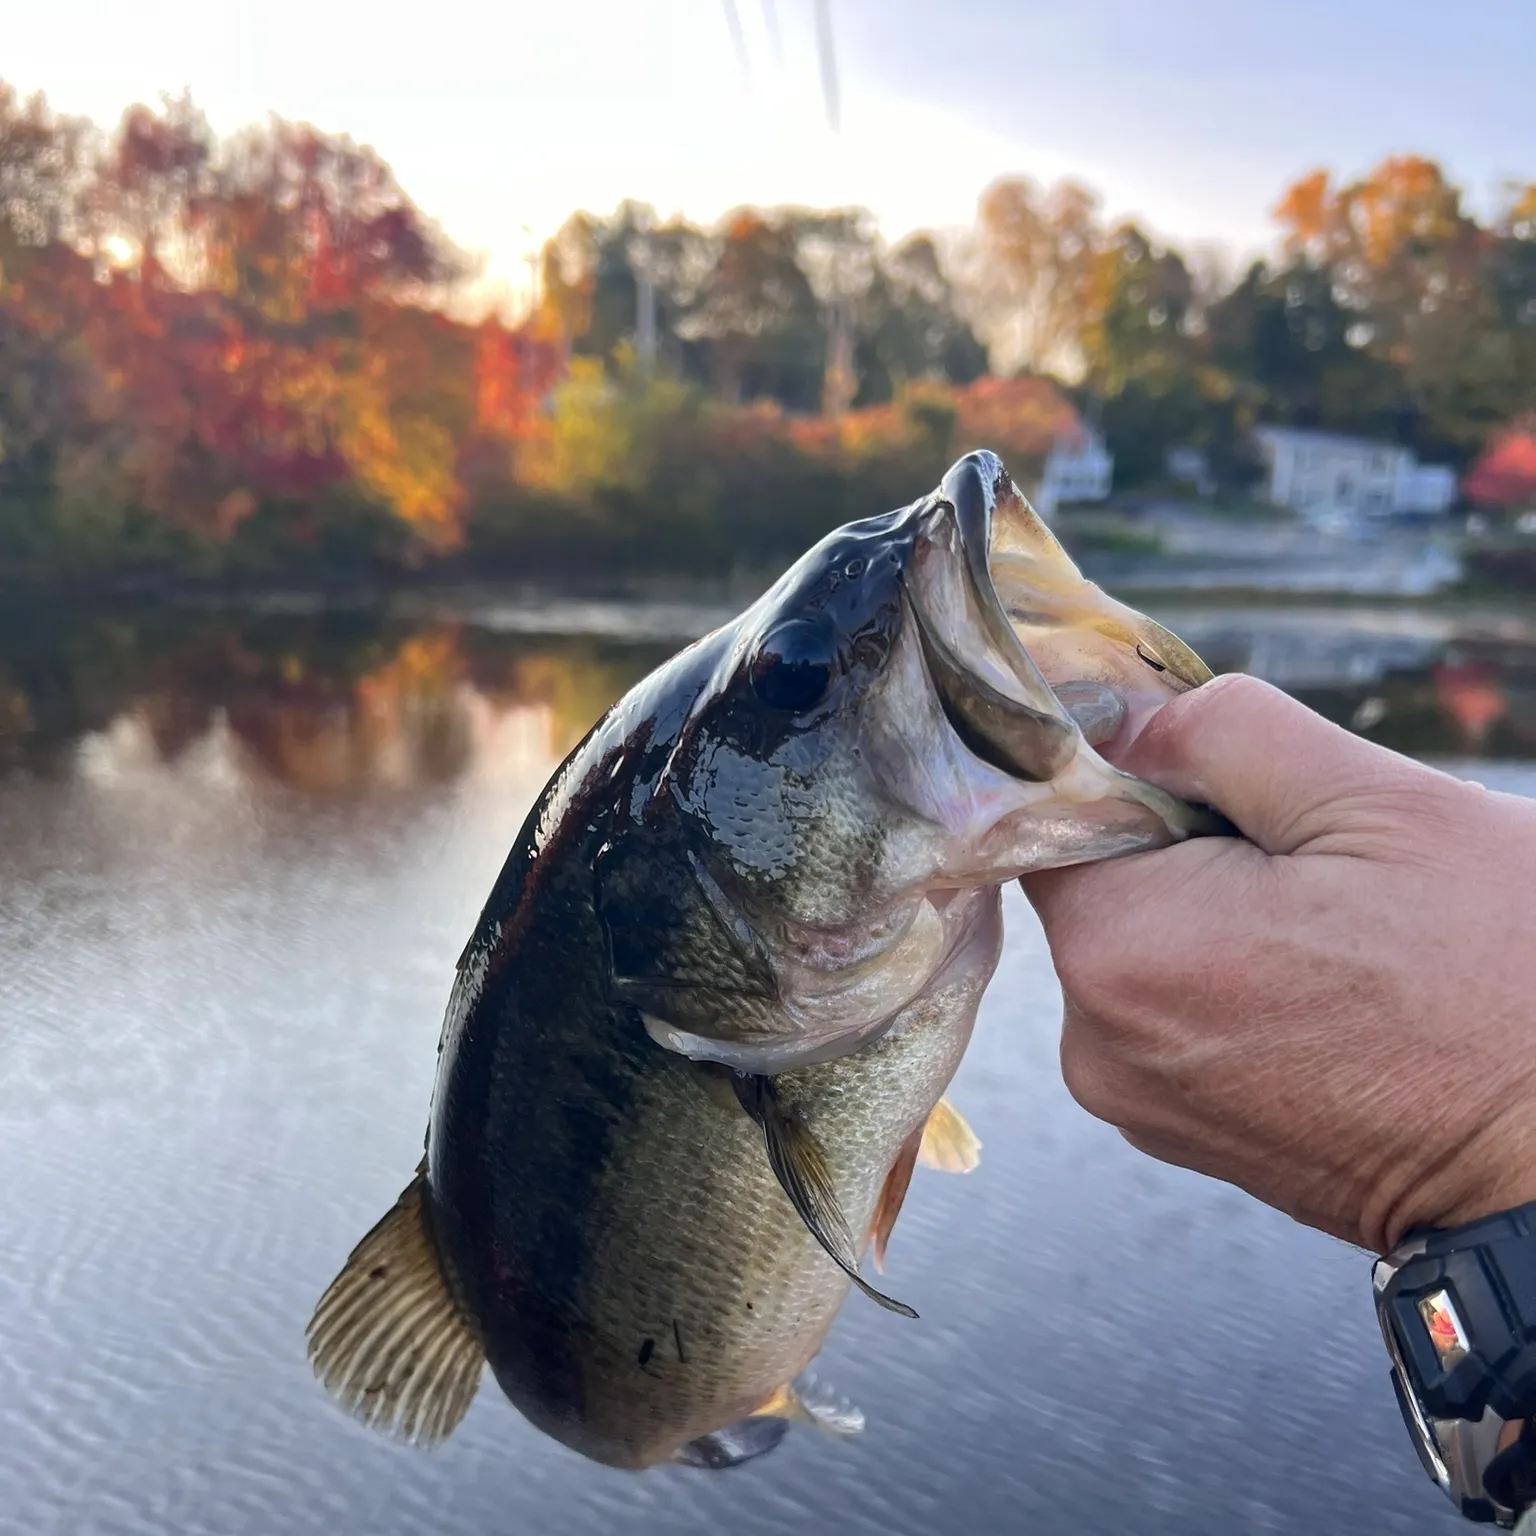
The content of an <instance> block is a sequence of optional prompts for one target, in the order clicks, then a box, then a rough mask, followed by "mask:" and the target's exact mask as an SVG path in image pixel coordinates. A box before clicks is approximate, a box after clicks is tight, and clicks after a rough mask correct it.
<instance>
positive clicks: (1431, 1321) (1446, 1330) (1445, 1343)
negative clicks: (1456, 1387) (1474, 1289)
mask: <svg viewBox="0 0 1536 1536" xmlns="http://www.w3.org/2000/svg"><path fill="white" fill-rule="evenodd" d="M1419 1316H1420V1317H1421V1318H1423V1320H1424V1330H1425V1332H1426V1333H1428V1334H1429V1342H1430V1345H1431V1347H1432V1348H1433V1349H1434V1351H1435V1356H1436V1358H1437V1359H1438V1360H1439V1361H1440V1369H1441V1370H1442V1371H1450V1370H1454V1369H1455V1368H1456V1367H1457V1366H1458V1365H1460V1364H1461V1362H1462V1361H1463V1360H1465V1359H1466V1358H1467V1354H1468V1349H1467V1333H1466V1329H1464V1328H1463V1327H1462V1326H1461V1318H1460V1317H1458V1316H1457V1314H1456V1306H1455V1303H1454V1302H1452V1300H1451V1297H1450V1293H1449V1292H1447V1291H1443V1290H1440V1291H1434V1292H1432V1293H1431V1294H1430V1295H1428V1296H1422V1297H1420V1298H1419Z"/></svg>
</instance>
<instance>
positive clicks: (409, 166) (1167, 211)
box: [0, 0, 1536, 289]
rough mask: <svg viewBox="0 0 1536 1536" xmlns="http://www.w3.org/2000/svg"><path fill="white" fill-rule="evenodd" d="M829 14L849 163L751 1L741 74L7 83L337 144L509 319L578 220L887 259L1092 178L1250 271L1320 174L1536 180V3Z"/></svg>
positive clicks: (480, 18) (66, 64)
mask: <svg viewBox="0 0 1536 1536" xmlns="http://www.w3.org/2000/svg"><path fill="white" fill-rule="evenodd" d="M831 3H832V14H833V21H834V28H835V33H836V40H837V52H838V64H839V72H840V77H841V95H842V102H841V108H842V110H841V118H842V126H841V130H840V131H839V132H836V133H834V132H833V131H832V130H831V129H830V128H829V126H828V124H827V122H826V118H825V114H824V112H823V109H822V104H821V94H820V83H819V76H818V71H817V62H816V54H815V49H814V40H813V31H812V0H735V7H736V10H737V13H738V14H739V16H740V19H741V24H742V29H743V32H744V34H745V43H746V51H747V55H748V61H749V64H748V69H747V70H746V71H745V72H744V71H743V69H742V66H741V63H740V61H739V59H738V56H737V52H736V49H735V47H734V46H733V43H732V39H731V34H730V31H729V28H728V26H727V22H726V11H727V7H726V4H725V0H585V3H582V0H566V3H565V4H563V5H561V4H559V3H558V0H546V3H544V4H540V5H537V6H535V5H529V4H526V3H523V0H433V3H430V4H425V5H424V4H422V3H421V0H411V3H409V4H406V3H403V0H369V3H368V4H366V5H364V4H358V3H352V4H345V5H343V4H337V3H327V0H135V3H133V4H131V5H123V4H121V3H118V0H112V3H104V0H47V3H44V4H26V3H24V0H0V37H3V42H4V47H3V51H0V76H3V77H4V78H5V79H7V80H8V81H10V82H11V83H12V84H14V85H16V86H18V87H20V88H21V89H23V90H26V91H30V90H33V89H38V88H41V89H42V90H44V91H46V93H47V94H48V96H49V99H50V100H51V101H52V102H53V104H54V105H55V106H56V107H57V108H59V109H60V110H63V111H68V112H75V113H83V114H86V115H88V116H90V117H93V118H95V119H96V120H97V121H99V122H102V123H111V122H114V121H115V120H116V119H117V117H118V116H119V115H120V114H121V112H122V110H123V108H124V107H125V106H126V105H128V104H129V103H130V102H133V101H138V100H152V99H153V98H154V97H155V96H156V95H157V94H158V93H159V92H160V91H163V90H164V91H173V92H174V91H179V90H180V89H181V88H182V87H184V86H187V87H190V88H191V90H192V92H193V95H194V96H195V97H196V98H197V99H198V101H199V102H200V103H201V104H202V106H203V107H204V109H205V110H206V111H207V112H208V115H209V117H210V118H211V120H212V121H213V124H214V126H215V128H217V129H219V130H220V131H225V130H229V129H233V128H236V127H238V126H240V125H242V124H244V123H247V122H251V121H254V120H258V119H260V118H261V117H263V116H264V115H265V114H266V113H267V112H269V111H273V112H277V113H279V114H281V115H283V116H285V117H291V118H297V119H302V120H306V121H310V122H313V123H315V124H316V125H317V126H318V127H320V128H323V129H326V130H328V131H332V132H344V133H348V134H350V135H351V136H352V137H353V138H355V139H358V140H360V141H362V142H364V143H368V144H371V145H372V146H373V147H374V148H375V149H377V150H378V151H379V153H380V154H382V155H383V156H384V158H385V159H387V160H388V161H389V162H390V163H391V164H392V165H393V167H394V169H395V172H396V174H397V176H398V177H399V179H400V182H401V184H402V185H403V186H404V187H405V189H406V191H407V192H408V193H410V195H411V196H412V197H413V198H414V199H415V200H416V202H417V203H418V204H419V205H420V206H421V207H422V209H423V210H424V211H425V212H426V213H428V214H429V215H431V216H432V217H434V218H436V219H437V220H438V221H439V222H440V223H441V224H442V226H443V227H444V229H445V230H446V231H447V233H448V234H449V235H450V236H451V237H452V238H453V239H454V240H455V241H457V242H458V243H459V244H460V245H461V246H463V247H465V248H466V249H468V250H470V251H472V252H475V253H477V254H479V255H482V256H483V257H484V258H485V260H486V268H487V274H488V277H489V278H490V279H491V280H492V281H493V282H499V283H505V284H507V285H508V286H510V287H512V288H515V289H521V288H523V287H525V286H526V283H527V269H526V266H525V260H526V256H527V253H528V252H529V251H531V250H533V249H536V248H537V246H538V245H539V244H540V243H541V242H542V241H543V239H544V238H545V237H546V236H547V235H549V234H550V233H552V232H553V230H554V229H555V228H556V227H558V225H559V224H560V223H561V222H562V221H563V220H564V219H565V217H566V215H567V214H569V213H570V212H571V211H572V210H573V209H575V208H577V207H584V208H589V209H592V210H594V211H598V212H606V211H609V210H611V209H612V208H613V207H614V206H615V205H616V204H617V203H618V202H619V200H620V199H621V198H623V197H625V196H633V197H636V198H639V199H640V200H642V201H645V202H650V203H652V204H653V205H655V206H656V207H657V208H658V210H659V211H660V212H661V213H662V214H663V215H665V214H669V213H672V212H681V213H685V214H687V215H688V216H689V217H691V218H694V219H698V220H712V219H713V218H715V217H717V216H718V215H719V214H721V213H722V212H724V211H725V210H727V209H728V208H731V207H734V206H736V205H738V204H741V203H749V202H750V203H764V204H773V203H785V202H799V203H804V204H814V205H834V204H837V205H842V204H849V203H859V204H863V205H865V206H867V207H869V208H871V209H872V210H873V211H874V212H875V214H876V216H877V217H878V219H879V220H880V223H881V226H882V228H883V230H884V231H885V233H886V234H887V235H888V236H890V237H892V238H896V237H899V236H900V235H902V234H904V233H906V232H907V231H908V230H910V229H913V228H917V227H947V226H958V225H965V224H968V223H969V222H970V221H971V219H972V217H973V215H974V212H975V206H976V199H977V196H978V194H979V193H980V191H981V190H982V188H983V187H984V186H985V185H986V184H987V183H988V182H989V181H991V180H993V179H994V178H995V177H997V176H1000V175H1004V174H1010V173H1023V174H1027V175H1031V176H1033V177H1035V178H1037V179H1039V180H1043V181H1051V180H1054V179H1056V178H1058V177H1060V176H1072V177H1075V178H1077V179H1079V180H1082V181H1084V182H1086V183H1087V184H1089V185H1090V186H1092V187H1093V188H1095V189H1096V190H1097V191H1098V192H1100V193H1101V194H1102V195H1103V197H1104V199H1105V202H1106V205H1107V207H1108V208H1109V210H1110V211H1112V212H1114V213H1134V214H1136V215H1139V216H1140V217H1142V218H1143V219H1145V220H1146V221H1147V222H1148V223H1149V224H1150V225H1151V227H1152V228H1154V229H1155V230H1158V231H1160V232H1162V233H1164V234H1166V235H1170V236H1173V237H1176V238H1178V239H1179V240H1181V241H1183V242H1188V243H1194V242H1205V241H1210V242H1217V243H1220V244H1221V245H1223V246H1225V247H1227V248H1228V249H1229V250H1233V251H1249V250H1254V249H1257V248H1260V247H1262V246H1264V245H1266V244H1268V242H1269V241H1270V239H1271V237H1272V225H1271V223H1270V219H1269V210H1270V208H1271V207H1272V206H1273V205H1274V203H1275V201H1276V199H1277V197H1278V195H1279V193H1280V191H1281V189H1282V188H1283V186H1284V185H1285V184H1286V183H1287V182H1288V181H1290V180H1291V179H1293V178H1294V177H1296V176H1297V175H1300V174H1302V173H1304V172H1306V171H1308V170H1310V169H1312V168H1314V167H1315V166H1318V165H1327V166H1329V167H1331V168H1334V169H1337V170H1341V171H1343V172H1344V173H1346V174H1349V175H1353V174H1358V173H1359V172H1361V171H1363V170H1365V169H1367V168H1368V167H1369V166H1370V165H1371V164H1373V163H1374V162H1375V161H1376V160H1378V159H1379V158H1380V157H1381V156H1382V155H1384V154H1386V153H1388V152H1390V151H1393V150H1415V151H1420V152H1426V153H1430V154H1433V155H1435V156H1436V157H1437V158H1439V159H1440V160H1441V161H1442V162H1443V163H1444V164H1445V165H1446V167H1447V169H1448V170H1449V172H1450V173H1451V174H1452V175H1453V176H1454V177H1456V178H1457V179H1458V180H1460V181H1461V183H1462V184H1463V185H1465V186H1466V187H1467V188H1468V189H1469V191H1470V192H1471V193H1472V195H1473V198H1474V201H1475V202H1477V203H1479V204H1483V203H1486V202H1487V201H1488V200H1489V199H1490V198H1491V197H1492V196H1493V195H1494V193H1495V192H1496V189H1497V187H1498V185H1499V183H1500V181H1501V180H1502V179H1504V178H1507V177H1514V176H1518V177H1521V178H1522V179H1524V180H1536V91H1533V90H1532V88H1531V82H1532V80H1533V79H1536V0H1462V3H1460V4H1459V5H1451V4H1449V3H1447V0H1285V3H1283V4H1281V3H1273V0H831ZM775 21H776V23H777V25H776V27H775V25H774V23H775ZM775 32H777V34H778V36H779V38H780V40H781V42H782V50H780V49H778V48H776V47H775V44H774V36H775Z"/></svg>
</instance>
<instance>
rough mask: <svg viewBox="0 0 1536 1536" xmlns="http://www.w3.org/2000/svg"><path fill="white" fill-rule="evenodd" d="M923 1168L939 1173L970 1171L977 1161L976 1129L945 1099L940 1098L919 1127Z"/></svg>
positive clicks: (978, 1160)
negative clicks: (920, 1129)
mask: <svg viewBox="0 0 1536 1536" xmlns="http://www.w3.org/2000/svg"><path fill="white" fill-rule="evenodd" d="M918 1156H919V1158H921V1160H922V1164H923V1166H924V1167H925V1168H937V1169H938V1170H939V1172H940V1173H970V1172H972V1171H973V1170H974V1169H975V1167H976V1165H977V1164H978V1163H979V1162H980V1161H981V1142H980V1140H979V1139H978V1138H977V1135H976V1132H975V1131H973V1130H972V1129H971V1128H970V1126H968V1125H967V1124H966V1123H965V1118H964V1116H963V1115H961V1113H960V1111H959V1110H958V1109H956V1108H955V1106H954V1105H953V1104H951V1103H950V1102H949V1100H948V1099H940V1100H939V1102H938V1103H937V1104H935V1105H934V1107H933V1113H932V1114H931V1115H929V1116H928V1123H927V1124H926V1125H925V1126H924V1127H923V1140H922V1146H921V1148H920V1150H919V1152H918Z"/></svg>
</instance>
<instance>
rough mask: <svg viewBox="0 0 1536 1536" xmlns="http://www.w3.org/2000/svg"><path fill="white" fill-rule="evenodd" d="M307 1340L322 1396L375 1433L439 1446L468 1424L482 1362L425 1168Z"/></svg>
mask: <svg viewBox="0 0 1536 1536" xmlns="http://www.w3.org/2000/svg"><path fill="white" fill-rule="evenodd" d="M306 1333H307V1337H308V1340H309V1359H310V1364H311V1365H313V1367H314V1370H315V1374H316V1375H317V1376H318V1377H319V1378H320V1380H321V1382H322V1383H323V1384H324V1386H325V1389H326V1391H328V1392H329V1393H330V1394H331V1396H332V1397H334V1398H335V1399H336V1401H337V1402H338V1403H339V1404H340V1405H341V1406H342V1407H343V1408H345V1409H346V1410H347V1412H348V1413H350V1414H352V1415H353V1416H354V1417H355V1418H358V1419H361V1420H362V1422H363V1423H364V1424H367V1425H369V1426H370V1427H371V1428H373V1429H378V1430H381V1431H383V1432H384V1433H385V1434H388V1435H393V1436H395V1437H396V1438H397V1439H401V1440H407V1441H411V1442H414V1443H415V1444H418V1445H435V1444H437V1443H438V1442H440V1441H442V1440H445V1439H447V1437H448V1436H449V1435H450V1434H451V1433H452V1432H453V1430H454V1428H455V1427H456V1426H457V1425H458V1422H459V1420H460V1419H462V1418H463V1417H464V1415H465V1413H466V1412H467V1411H468V1409H469V1405H470V1402H471V1401H472V1400H473V1398H474V1395H475V1390H476V1388H477V1387H478V1386H479V1385H480V1374H481V1369H482V1367H483V1366H484V1364H485V1355H484V1352H483V1350H482V1349H481V1346H480V1341H479V1339H478V1338H477V1337H476V1335H475V1331H474V1329H473V1328H472V1327H471V1326H470V1324H469V1320H468V1319H467V1318H466V1317H465V1316H464V1313H463V1312H462V1311H461V1310H460V1307H459V1305H458V1302H457V1301H456V1300H455V1299H454V1296H453V1292H452V1291H451V1290H450V1288H449V1285H448V1281H447V1279H446V1278H445V1277H444V1275H443V1269H442V1264H441V1262H440V1261H439V1259H438V1254H437V1246H436V1243H435V1242H434V1240H433V1235H432V1223H431V1194H430V1192H429V1191H428V1189H427V1181H426V1164H425V1162H423V1164H422V1166H421V1168H419V1169H417V1171H416V1177H415V1178H414V1179H412V1180H411V1182H410V1183H409V1184H408V1185H406V1187H405V1190H404V1191H403V1193H402V1194H401V1196H400V1198H399V1199H398V1200H397V1201H396V1202H395V1204H394V1207H393V1208H392V1209H391V1210H390V1211H389V1213H388V1214H387V1215H386V1216H385V1217H384V1218H383V1219H382V1220H381V1221H379V1222H378V1223H377V1224H376V1225H375V1226H374V1227H373V1229H372V1230H371V1231H370V1232H369V1233H368V1235H367V1236H366V1237H365V1238H363V1240H362V1241H361V1242H360V1243H359V1244H358V1245H357V1247H356V1248H354V1249H353V1250H352V1253H351V1255H350V1256H349V1257H348V1259H347V1262H346V1264H345V1265H344V1266H343V1267H342V1270H341V1273H340V1274H339V1275H337V1276H336V1278H335V1279H334V1280H333V1281H332V1282H331V1283H330V1286H329V1287H328V1288H327V1290H326V1292H325V1294H324V1295H323V1296H322V1297H321V1298H320V1301H319V1303H318V1305H317V1306H316V1307H315V1315H314V1316H313V1317H312V1318H311V1319H310V1323H309V1328H308V1329H307V1330H306Z"/></svg>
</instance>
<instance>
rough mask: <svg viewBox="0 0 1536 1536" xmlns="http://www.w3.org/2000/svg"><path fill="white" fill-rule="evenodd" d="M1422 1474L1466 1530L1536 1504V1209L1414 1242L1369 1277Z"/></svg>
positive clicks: (1509, 1520) (1414, 1236)
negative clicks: (1455, 1510)
mask: <svg viewBox="0 0 1536 1536" xmlns="http://www.w3.org/2000/svg"><path fill="white" fill-rule="evenodd" d="M1372 1282H1373V1285H1374V1289H1375V1293H1376V1315H1377V1317H1378V1318H1379V1319H1380V1321H1381V1331H1382V1335H1383V1336H1384V1337H1385V1339H1386V1341H1387V1350H1388V1353H1389V1354H1390V1355H1391V1356H1392V1385H1393V1387H1394V1388H1395V1390H1396V1392H1397V1404H1398V1407H1399V1408H1401V1409H1402V1413H1403V1420H1404V1422H1405V1423H1406V1424H1407V1426H1408V1432H1409V1434H1410V1435H1412V1437H1413V1443H1414V1445H1415V1447H1416V1448H1417V1450H1418V1453H1419V1459H1420V1460H1421V1461H1422V1462H1423V1463H1424V1470H1425V1471H1426V1472H1428V1473H1429V1475H1430V1477H1431V1478H1433V1479H1434V1481H1435V1482H1436V1483H1438V1484H1439V1486H1440V1487H1441V1488H1442V1489H1443V1490H1444V1491H1445V1493H1446V1494H1447V1495H1448V1497H1449V1498H1450V1500H1451V1502H1452V1503H1454V1504H1455V1505H1456V1506H1457V1508H1458V1509H1460V1510H1461V1512H1462V1514H1463V1515H1465V1516H1466V1517H1467V1518H1468V1519H1469V1520H1476V1521H1479V1522H1481V1523H1483V1524H1487V1525H1500V1526H1504V1527H1506V1528H1507V1527H1510V1526H1513V1525H1514V1523H1515V1522H1516V1520H1518V1519H1519V1518H1520V1516H1521V1515H1522V1514H1524V1513H1525V1512H1526V1510H1527V1509H1529V1508H1531V1507H1532V1506H1533V1505H1536V1203H1533V1204H1531V1205H1522V1206H1520V1207H1519V1208H1518V1209H1517V1210H1513V1211H1506V1212H1504V1213H1503V1214H1502V1215H1499V1216H1489V1217H1487V1218H1486V1219H1485V1220H1483V1221H1478V1222H1473V1223H1472V1224H1471V1225H1470V1226H1465V1227H1458V1228H1456V1229H1455V1230H1454V1231H1449V1232H1441V1231H1433V1232H1415V1233H1410V1234H1409V1235H1408V1236H1407V1237H1406V1238H1404V1240H1403V1241H1402V1242H1401V1243H1400V1244H1399V1245H1398V1246H1397V1247H1396V1248H1395V1249H1394V1250H1393V1251H1392V1252H1391V1253H1389V1254H1388V1255H1387V1256H1386V1258H1384V1259H1378V1260H1377V1261H1376V1267H1375V1270H1374V1272H1373V1275H1372Z"/></svg>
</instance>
